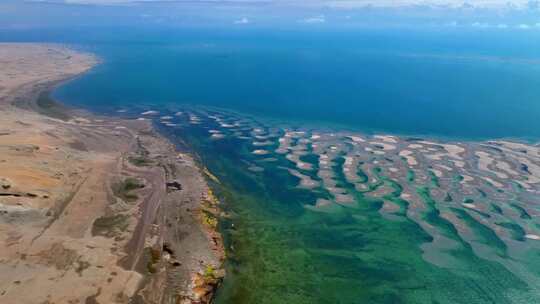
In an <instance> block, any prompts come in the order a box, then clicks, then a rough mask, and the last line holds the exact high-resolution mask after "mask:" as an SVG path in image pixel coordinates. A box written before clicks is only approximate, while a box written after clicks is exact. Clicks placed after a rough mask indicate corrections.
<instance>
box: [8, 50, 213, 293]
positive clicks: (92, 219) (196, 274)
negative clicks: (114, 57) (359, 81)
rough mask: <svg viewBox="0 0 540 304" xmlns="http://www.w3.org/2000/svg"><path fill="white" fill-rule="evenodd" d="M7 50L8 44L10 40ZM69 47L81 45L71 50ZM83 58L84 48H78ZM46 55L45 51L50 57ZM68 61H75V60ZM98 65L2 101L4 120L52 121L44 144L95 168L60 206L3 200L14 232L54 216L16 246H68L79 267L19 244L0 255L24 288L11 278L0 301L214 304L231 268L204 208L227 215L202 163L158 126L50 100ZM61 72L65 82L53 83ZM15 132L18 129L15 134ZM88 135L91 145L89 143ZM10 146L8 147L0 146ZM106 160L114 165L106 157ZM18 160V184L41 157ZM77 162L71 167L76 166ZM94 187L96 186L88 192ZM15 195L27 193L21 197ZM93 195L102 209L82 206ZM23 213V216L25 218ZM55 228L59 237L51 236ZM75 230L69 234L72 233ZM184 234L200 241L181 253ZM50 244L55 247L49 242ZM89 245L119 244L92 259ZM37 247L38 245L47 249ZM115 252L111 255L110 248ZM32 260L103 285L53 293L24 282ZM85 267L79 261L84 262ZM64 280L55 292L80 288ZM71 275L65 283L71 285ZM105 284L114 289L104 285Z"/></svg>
mask: <svg viewBox="0 0 540 304" xmlns="http://www.w3.org/2000/svg"><path fill="white" fill-rule="evenodd" d="M27 46H31V47H32V48H36V49H38V51H40V52H43V50H40V49H39V48H40V47H41V48H48V50H49V51H50V50H51V49H54V48H55V46H54V45H49V44H47V45H42V44H25V47H27ZM2 47H4V48H5V47H6V44H0V48H2ZM7 47H8V48H9V46H7ZM16 47H17V45H15V46H14V48H16ZM54 50H55V51H56V52H62V51H65V50H69V49H67V48H64V47H61V48H59V49H54ZM70 52H73V51H71V50H70ZM46 53H48V51H47V52H46ZM74 54H81V53H78V52H74ZM38 55H40V56H43V54H38ZM33 56H37V55H35V54H34V55H33ZM81 56H82V55H81ZM92 56H93V55H92ZM43 57H44V58H40V59H39V60H47V59H48V58H46V56H43ZM23 58H24V57H23ZM65 58H66V59H67V60H70V61H72V60H71V56H66V57H65ZM94 59H95V58H94ZM39 60H38V61H39ZM58 60H61V59H58ZM97 64H99V60H95V61H94V62H93V63H92V64H91V65H90V66H88V67H85V68H81V69H80V70H78V71H77V73H72V74H69V73H64V74H62V75H54V74H51V75H54V76H48V77H49V78H51V77H52V78H53V79H46V81H43V80H42V79H36V80H34V81H31V82H26V83H23V85H20V86H17V87H16V88H11V89H10V90H9V91H8V92H6V93H5V94H4V95H0V101H1V102H2V103H9V105H8V106H6V107H5V108H4V109H2V111H0V116H2V115H4V114H7V116H6V117H5V119H7V120H13V123H14V124H18V123H19V122H20V124H26V125H32V124H33V123H34V121H38V122H39V123H40V124H44V125H47V126H48V129H49V128H52V129H51V131H44V132H45V133H46V134H45V135H44V136H46V137H47V138H39V142H42V145H43V144H48V142H49V141H50V140H55V141H58V142H57V144H61V145H59V146H58V147H57V148H55V149H56V150H54V151H53V152H51V153H53V154H54V153H56V152H55V151H60V150H61V151H62V152H64V153H68V155H71V154H70V153H73V155H74V156H73V157H74V158H80V159H81V162H80V163H79V164H77V162H75V163H73V166H76V165H78V166H81V164H85V162H86V161H87V159H88V162H89V165H88V169H86V171H84V170H83V171H81V172H79V173H78V174H79V175H80V181H79V182H78V183H75V184H74V185H71V184H70V185H65V187H66V189H65V190H63V191H66V192H67V193H71V194H69V195H68V196H67V197H65V198H63V199H61V201H58V203H56V202H53V203H48V205H46V206H43V207H41V206H39V204H37V205H36V203H35V202H34V203H32V202H29V203H28V204H26V203H25V202H22V203H21V202H18V203H16V202H11V201H1V202H0V207H1V208H0V209H2V210H4V209H6V208H7V209H6V210H7V211H5V212H6V213H5V214H4V215H3V216H0V231H2V232H4V233H7V234H10V233H12V232H10V231H12V230H14V229H15V230H16V229H20V230H23V231H24V229H25V227H24V226H25V225H26V223H27V222H30V223H34V224H33V225H37V224H36V223H35V220H34V217H35V216H27V217H28V219H27V218H25V217H26V213H28V214H49V213H51V214H52V215H53V216H52V218H47V217H46V216H39V221H38V222H39V223H42V224H41V225H44V226H43V227H44V228H42V230H41V231H40V232H38V233H37V234H36V232H35V231H32V232H28V239H31V240H30V241H29V242H27V243H25V242H23V241H22V240H24V239H26V238H25V237H24V233H22V236H21V237H20V238H19V241H17V242H15V243H14V245H15V246H13V245H11V246H13V247H21V248H22V247H23V245H22V243H25V244H24V247H27V248H26V249H25V251H28V252H32V250H36V251H39V252H48V251H50V250H53V251H52V252H57V251H58V250H61V252H68V253H69V254H71V255H73V256H77V257H76V258H73V259H75V260H76V262H75V261H73V263H72V264H70V263H69V261H70V260H69V259H68V261H66V263H67V264H66V265H62V267H61V269H59V267H58V266H54V265H56V264H58V263H59V261H57V258H62V257H61V256H62V255H59V256H58V257H56V256H54V254H53V255H52V256H49V255H48V256H49V257H48V258H47V259H48V260H49V262H47V263H45V264H44V262H43V258H38V259H37V260H35V261H30V259H28V258H24V257H25V255H23V256H21V254H20V253H18V252H19V250H15V252H9V253H7V256H5V255H6V254H4V256H0V261H1V262H0V272H4V274H5V275H9V276H11V277H18V276H21V279H17V280H16V281H15V282H16V283H13V284H15V287H13V286H7V285H12V284H8V283H7V282H6V284H0V294H1V296H0V299H2V298H4V299H6V300H7V301H8V302H9V299H10V298H13V299H17V301H19V303H35V302H36V301H42V300H44V299H48V300H51V299H52V300H54V299H55V298H56V299H57V300H59V299H64V300H66V299H71V300H76V301H86V302H88V301H94V302H91V303H107V302H108V301H110V300H111V298H110V297H113V298H115V301H116V300H119V301H120V302H119V303H124V302H126V303H127V301H129V300H130V299H131V301H134V303H210V301H211V299H212V297H213V294H214V292H215V289H216V288H217V286H218V285H219V282H220V281H221V279H222V278H223V276H224V271H223V268H222V267H223V266H222V265H223V259H224V248H223V242H222V238H221V235H220V234H219V233H218V232H217V230H216V227H211V226H208V225H205V218H204V217H203V216H202V214H206V213H203V212H208V211H209V210H210V211H212V212H214V213H215V216H216V220H217V217H218V216H219V211H218V207H217V204H218V202H217V200H216V199H215V198H214V197H213V196H212V192H211V191H210V190H209V188H208V185H207V183H206V180H205V179H204V177H203V170H202V169H201V168H200V164H197V163H196V162H195V161H194V160H193V158H192V156H191V155H189V154H186V153H180V152H179V151H177V150H176V148H175V145H174V144H173V143H172V142H170V141H169V140H168V139H167V138H165V137H164V136H163V135H161V134H160V133H159V132H158V131H157V130H156V128H155V127H154V126H152V124H151V123H149V122H140V121H128V120H124V119H120V118H116V117H108V116H103V115H99V116H98V115H95V114H92V113H89V112H87V111H86V110H84V109H78V108H72V107H69V106H65V105H63V104H61V103H59V102H57V101H56V100H54V99H52V97H51V96H50V93H51V92H52V91H53V90H54V88H57V87H58V86H60V85H62V84H65V83H66V82H68V81H70V80H72V79H74V78H76V77H80V75H82V74H83V73H85V72H88V70H90V69H91V68H93V67H95V65H97ZM38 68H39V67H38ZM15 69H16V67H15ZM55 77H56V79H54V78H55ZM0 80H1V79H0ZM41 98H45V99H46V100H44V104H41V105H40V104H39V100H40V99H41ZM10 116H11V117H10ZM0 118H1V117H0ZM35 131H38V132H41V131H43V130H40V128H39V127H38V128H37V130H35ZM6 132H7V133H9V134H11V133H12V130H11V129H10V130H8V131H6ZM22 132H24V130H23V129H20V130H17V131H15V133H18V135H23V133H22ZM55 132H56V133H55ZM57 133H58V134H57ZM40 135H41V134H40ZM23 136H24V135H23ZM36 136H37V135H36ZM3 137H5V136H3ZM27 137H28V138H29V140H33V139H34V138H33V136H27ZM66 138H69V140H66ZM85 139H88V140H89V141H85ZM9 140H11V141H13V140H15V139H11V138H9V139H5V140H4V141H6V142H7V143H9ZM36 142H37V141H36ZM68 142H69V143H68ZM1 144H3V143H2V142H0V145H1ZM42 145H36V146H37V149H38V150H36V151H37V152H35V154H39V153H40V152H41V151H44V150H43V149H44V148H42ZM47 147H48V146H47ZM60 147H61V148H60ZM64 150H65V151H67V152H65V151H64ZM72 150H73V151H72ZM31 157H32V158H37V159H39V158H40V157H41V155H32V156H31ZM43 157H50V155H49V154H47V155H45V156H43ZM102 158H103V159H106V161H105V160H104V161H101V160H100V159H102ZM13 159H14V160H13V163H14V164H13V166H14V169H13V170H14V171H13V172H14V173H13V174H15V175H13V176H9V174H8V175H6V174H5V173H0V178H1V179H2V180H9V181H10V182H11V181H12V180H15V178H16V177H17V176H16V173H17V171H18V170H17V168H18V167H19V166H22V165H24V166H28V164H27V162H31V161H33V160H32V159H30V160H29V159H28V158H27V157H26V156H20V155H14V157H13ZM96 161H97V162H98V163H100V164H101V162H103V165H104V166H103V168H101V170H99V172H100V174H99V175H96V171H97V169H96V167H95V165H90V164H91V163H94V162H96ZM18 162H20V163H21V165H19V163H18ZM42 162H43V163H47V162H48V161H47V160H43V161H42ZM68 165H71V163H69V162H68ZM63 166H66V167H67V165H66V164H62V163H61V162H60V163H58V170H60V171H62V170H65V167H63ZM30 167H32V164H30ZM70 168H71V166H70ZM51 169H52V167H49V166H45V167H43V168H42V169H41V170H45V172H48V171H50V170H51ZM40 174H41V173H40ZM67 182H68V181H67V180H66V183H67ZM30 184H31V183H30ZM185 185H188V187H185ZM29 186H31V185H29ZM6 187H7V186H6ZM9 187H10V188H11V189H12V190H14V189H16V187H17V183H14V186H13V187H11V184H9ZM87 188H88V190H90V189H93V190H91V191H90V192H88V191H87ZM7 189H8V188H4V190H7ZM29 193H30V192H29ZM62 193H64V192H62ZM13 195H17V196H16V197H18V194H16V193H15V194H13ZM32 195H33V194H32ZM95 196H98V197H95ZM43 197H47V199H48V200H50V199H55V198H56V196H55V195H54V194H46V195H43ZM100 197H101V199H100ZM59 199H60V198H59ZM88 199H90V201H95V200H96V199H97V200H98V201H99V203H98V204H97V205H96V206H95V207H93V206H90V207H88V206H84V204H81V203H82V201H87V200H88ZM44 200H45V199H44ZM80 201H81V202H80ZM209 201H210V202H212V204H211V206H210V207H211V208H210V207H208V206H206V205H205V204H206V203H205V202H209ZM12 204H15V205H14V206H17V204H18V205H19V206H23V207H24V208H25V209H24V211H20V212H19V213H22V215H21V214H17V215H16V216H17V218H18V220H19V222H21V223H19V222H16V223H15V224H13V223H14V221H15V220H13V219H11V218H9V215H10V214H11V210H14V209H13V208H14V207H11V206H12ZM51 204H52V205H51ZM85 204H88V203H85ZM94 205H95V203H94ZM181 205H182V206H181ZM185 205H189V208H185V207H184V206H185ZM10 208H11V209H10ZM88 208H92V209H93V210H90V209H88ZM79 209H80V210H79ZM214 209H215V210H214ZM47 210H49V211H47ZM51 210H52V211H51ZM75 211H80V212H75ZM25 212H26V213H25ZM92 213H93V214H92ZM75 215H77V219H75V218H73V219H71V218H70V217H74V216H75ZM13 216H15V215H13ZM81 216H82V217H84V218H86V219H85V220H83V222H85V223H84V225H83V224H80V217H81ZM170 216H172V219H179V218H181V219H183V220H184V221H185V222H189V223H190V225H186V223H184V222H178V221H177V222H176V223H173V222H172V220H171V217H170ZM42 217H44V218H42ZM20 218H23V219H24V220H20ZM73 221H75V222H73ZM64 222H65V223H64ZM70 223H77V225H78V226H80V227H78V228H80V229H79V232H78V233H76V235H74V234H73V233H72V231H71V230H73V229H70V227H69V226H70V225H72V224H70ZM53 230H54V233H52V232H51V231H53ZM66 231H67V233H65V234H64V232H66ZM179 231H180V232H182V233H183V235H184V236H185V235H187V236H188V237H191V238H192V239H191V241H192V242H193V243H192V244H193V246H190V249H192V251H191V252H189V251H188V252H185V251H181V249H182V248H181V247H182V245H184V243H185V242H184V241H185V240H182V239H179V238H178V237H177V235H175V233H178V232H179ZM13 233H14V232H13ZM51 240H53V241H51ZM83 240H84V241H83ZM79 242H81V245H79V246H73V247H71V248H69V246H70V245H72V244H75V243H79ZM111 242H112V243H111ZM68 244H69V245H68ZM83 244H85V245H83ZM92 244H93V245H92ZM99 244H101V245H99ZM107 244H108V245H107ZM51 245H52V247H50V246H51ZM111 245H112V246H111ZM59 246H60V247H59ZM88 246H90V247H92V248H103V249H105V248H106V247H109V248H110V250H109V249H107V250H105V251H103V250H102V251H103V253H102V254H98V255H97V256H96V257H93V255H95V253H92V254H91V255H88V254H90V252H88V250H89V249H90V250H93V249H91V248H88ZM13 247H12V248H13ZM35 247H38V248H39V250H38V248H35ZM34 248H35V249H34ZM58 248H60V249H58ZM85 248H86V249H85ZM107 251H108V253H106V252H107ZM52 252H51V254H52ZM38 255H43V254H41V253H40V254H38ZM22 258H24V259H25V260H26V262H25V264H26V265H28V266H25V267H17V266H9V265H10V264H11V263H15V264H16V265H18V264H19V262H16V260H20V259H22ZM64 258H65V257H64ZM96 259H98V260H102V262H99V264H102V263H103V262H106V263H107V264H111V263H112V264H111V265H117V266H114V267H113V268H117V269H119V270H117V271H112V272H111V273H110V274H107V271H103V269H105V270H107V268H110V267H102V266H100V265H93V264H94V263H93V262H92V260H96ZM50 263H52V264H50ZM81 263H82V264H83V265H84V266H83V267H84V269H83V270H77V269H78V268H80V267H81V266H80V264H81ZM2 264H6V265H2ZM32 265H40V267H46V268H47V269H48V270H47V271H48V272H49V276H54V273H57V272H58V271H60V270H61V271H62V272H64V273H65V271H68V272H71V271H74V272H75V273H76V274H78V277H79V278H80V280H83V281H86V283H84V284H85V285H88V283H89V282H88V280H90V281H94V282H95V283H93V284H91V285H92V286H94V287H92V286H88V288H87V289H83V290H80V291H78V292H72V291H71V290H69V291H68V290H66V292H65V293H64V294H55V295H52V294H45V293H51V292H52V291H51V290H47V289H48V288H43V287H44V286H42V284H40V283H39V282H35V280H30V281H28V280H25V279H24V277H25V274H27V273H28V272H29V271H30V273H31V272H32V271H31V270H29V269H28V268H27V267H32ZM47 265H51V266H52V268H51V269H49V268H50V267H51V266H47ZM77 265H79V266H78V268H77V267H76V266H77ZM4 266H5V267H4ZM97 266H99V267H97ZM94 267H97V270H96V271H94V272H95V273H93V274H92V275H91V276H90V277H86V276H85V275H84V274H85V273H86V272H87V271H88V270H86V269H89V268H94ZM9 268H11V270H10V271H8V269H9ZM38 268H39V267H38ZM55 268H56V270H55ZM210 268H211V269H212V273H210V274H209V273H208V269H210ZM120 269H123V270H120ZM47 271H44V272H47ZM83 271H84V272H83ZM9 273H11V274H9ZM100 273H102V274H100ZM111 274H112V275H111ZM59 275H60V273H59ZM0 276H1V275H0ZM64 277H65V275H61V276H60V277H58V279H57V281H56V282H55V283H53V286H52V287H51V289H52V290H56V289H58V288H60V287H61V286H62V285H65V284H67V285H66V286H68V285H70V286H71V285H73V286H77V283H76V282H73V280H74V279H73V277H70V278H65V279H63V278H64ZM67 277H69V276H67ZM64 281H65V283H63V282H64ZM115 281H120V282H119V284H120V285H117V284H115V283H114V282H115ZM101 284H107V285H109V286H101V287H98V288H96V286H100V285H101ZM126 284H127V285H126ZM111 285H113V286H111ZM114 285H116V287H114ZM120 286H122V287H120ZM68 289H69V288H68ZM18 290H20V291H21V292H22V291H23V290H26V291H28V290H34V291H35V293H33V294H30V293H28V292H27V294H25V296H24V297H22V296H21V295H22V294H21V293H20V292H18ZM25 297H26V298H27V299H26V300H25ZM39 299H42V300H39ZM2 301H4V300H2ZM100 301H101V302H100Z"/></svg>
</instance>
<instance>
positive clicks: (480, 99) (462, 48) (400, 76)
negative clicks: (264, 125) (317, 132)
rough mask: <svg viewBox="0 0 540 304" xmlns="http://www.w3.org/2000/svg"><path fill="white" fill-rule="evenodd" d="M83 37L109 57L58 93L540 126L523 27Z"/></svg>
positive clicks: (467, 134)
mask: <svg viewBox="0 0 540 304" xmlns="http://www.w3.org/2000/svg"><path fill="white" fill-rule="evenodd" d="M73 39H74V40H73V42H76V43H82V45H83V46H84V47H86V48H89V50H91V51H94V52H96V53H97V54H99V55H100V56H101V57H102V58H103V59H104V60H105V63H104V64H103V65H101V66H99V67H97V68H96V69H95V70H94V71H93V72H92V73H89V74H87V75H85V76H84V77H82V78H81V79H80V80H78V81H74V82H71V83H70V84H68V85H66V86H63V87H62V88H61V89H59V90H58V91H57V92H56V94H55V96H56V97H57V98H59V99H60V100H62V101H65V102H69V103H73V104H78V105H84V106H91V107H93V108H96V109H98V108H100V107H101V108H108V109H110V108H111V107H123V106H130V105H143V104H144V105H157V106H164V105H177V104H185V103H187V104H197V105H210V106H216V107H222V108H226V109H233V110H237V111H240V112H244V113H250V114H257V115H261V116H265V117H271V118H277V119H282V120H287V121H290V122H301V123H314V124H318V123H321V124H322V125H340V126H343V127H347V128H352V129H357V130H362V131H365V132H371V131H385V132H390V133H396V134H415V135H436V136H442V137H458V138H468V139H478V138H496V137H497V138H500V137H512V138H524V139H538V138H540V120H538V117H540V101H539V100H540V58H538V57H536V56H537V55H538V54H540V42H539V40H538V39H536V40H534V39H531V37H528V36H527V35H526V34H523V33H519V32H512V33H501V32H489V31H480V32H476V33H466V32H463V33H460V32H459V31H457V30H456V31H447V32H444V31H443V32H440V31H438V32H346V33H337V32H271V31H266V32H265V31H233V32H220V31H216V32H212V33H210V32H173V31H159V32H155V33H154V32H141V33H137V32H127V33H124V32H119V33H116V34H113V33H111V34H108V35H105V34H101V36H99V35H97V37H83V38H81V39H79V40H83V41H77V39H75V38H73ZM84 39H86V40H87V41H84ZM88 40H89V41H88Z"/></svg>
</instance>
